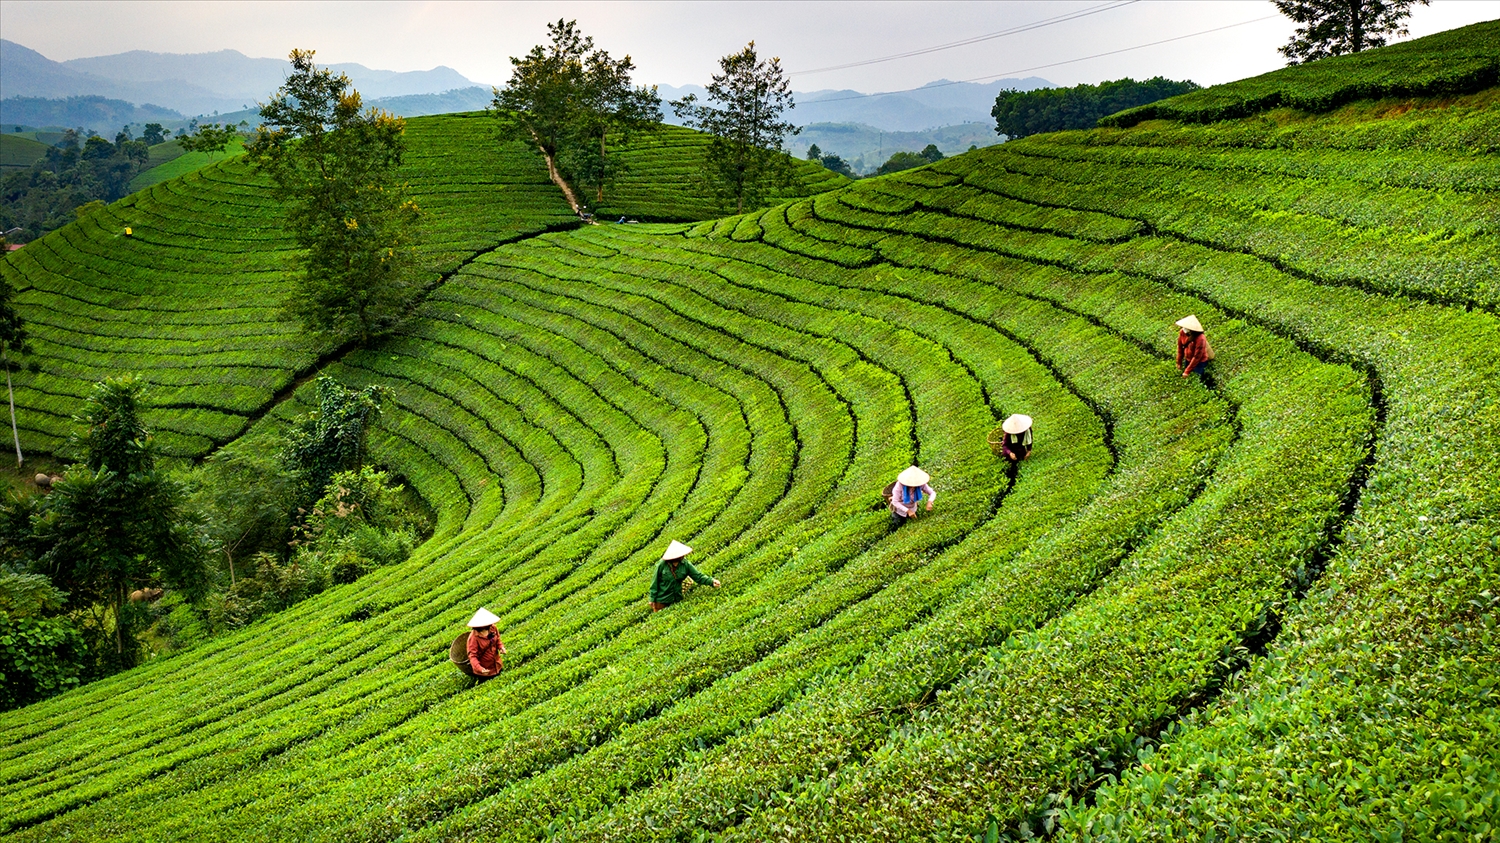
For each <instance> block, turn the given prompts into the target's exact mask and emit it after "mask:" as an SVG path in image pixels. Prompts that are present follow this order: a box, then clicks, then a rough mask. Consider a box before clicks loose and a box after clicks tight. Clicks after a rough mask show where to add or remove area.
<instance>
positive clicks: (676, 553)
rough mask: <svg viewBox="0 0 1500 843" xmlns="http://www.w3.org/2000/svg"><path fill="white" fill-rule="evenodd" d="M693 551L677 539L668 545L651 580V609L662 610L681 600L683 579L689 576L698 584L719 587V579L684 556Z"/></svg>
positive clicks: (654, 610)
mask: <svg viewBox="0 0 1500 843" xmlns="http://www.w3.org/2000/svg"><path fill="white" fill-rule="evenodd" d="M692 552H693V549H692V548H691V547H688V546H687V545H685V544H683V543H682V542H680V541H678V540H676V539H673V540H672V543H671V544H670V545H668V546H667V552H666V553H663V554H662V555H661V561H660V562H657V563H656V576H655V577H654V578H653V579H652V580H651V598H650V599H651V611H653V612H660V611H661V610H662V609H665V608H667V607H668V606H670V605H672V604H673V603H676V602H677V601H679V600H681V599H682V581H683V580H685V579H687V578H688V577H692V578H693V582H694V583H696V584H697V585H711V586H713V587H714V588H718V587H719V581H718V580H716V579H714V578H713V577H710V576H708V575H706V574H704V573H703V572H702V571H700V570H698V569H697V568H694V567H693V563H691V562H689V561H687V559H686V558H684V557H686V556H687V555H688V554H689V553H692Z"/></svg>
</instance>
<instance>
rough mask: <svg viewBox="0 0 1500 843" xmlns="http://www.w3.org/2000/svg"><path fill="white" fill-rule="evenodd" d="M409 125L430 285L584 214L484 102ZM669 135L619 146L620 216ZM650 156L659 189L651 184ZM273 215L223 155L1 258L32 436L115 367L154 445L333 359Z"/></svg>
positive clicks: (218, 433) (666, 187) (657, 202)
mask: <svg viewBox="0 0 1500 843" xmlns="http://www.w3.org/2000/svg"><path fill="white" fill-rule="evenodd" d="M674 131H675V132H677V133H679V134H680V133H683V132H684V131H685V130H677V129H674V127H667V130H666V132H664V135H665V137H666V138H667V139H671V138H676V135H675V134H673V132H674ZM687 134H694V133H691V132H687ZM407 137H408V145H409V152H408V154H407V156H406V167H405V170H406V177H407V179H408V184H409V185H410V187H411V190H412V194H413V196H414V198H415V199H416V201H417V203H418V205H419V207H421V208H422V209H423V210H424V211H426V213H427V215H428V218H427V222H426V223H425V225H424V228H423V238H424V239H423V242H422V243H421V244H420V246H419V248H420V252H421V260H422V262H423V264H424V269H425V271H426V272H427V273H428V274H429V277H430V278H431V282H432V283H433V284H437V283H440V282H441V280H442V279H443V278H445V277H447V276H448V275H449V274H451V273H452V272H453V271H454V270H455V269H457V268H458V267H460V266H462V265H463V264H464V263H465V262H467V261H469V260H472V259H473V257H474V256H475V255H476V254H478V253H480V252H483V251H486V250H488V249H492V248H494V247H495V246H497V245H499V244H500V243H504V242H507V241H510V240H514V239H517V238H520V237H526V236H531V235H534V234H538V233H540V232H543V231H547V230H551V229H560V228H571V227H573V226H574V225H576V223H577V219H576V217H574V216H573V213H572V211H571V210H570V209H569V208H568V205H567V203H566V202H564V201H563V199H562V197H561V194H560V193H559V192H558V190H557V188H556V187H555V186H554V185H553V184H552V183H551V181H549V180H548V178H547V170H546V166H545V164H543V163H542V162H541V160H540V158H538V157H537V156H536V155H535V153H533V152H531V151H530V150H527V149H525V148H524V147H522V146H521V145H519V144H499V143H497V141H496V140H495V129H494V126H493V121H492V120H490V119H489V118H488V117H487V116H486V115H485V114H483V113H482V112H480V113H472V114H456V115H443V116H438V117H419V118H414V119H412V120H411V121H409V122H408V127H407ZM665 143H666V141H665V140H662V139H658V138H654V137H652V136H644V137H643V138H642V139H641V142H640V143H638V144H637V145H636V146H634V147H632V148H631V149H630V150H629V152H628V153H627V155H626V160H627V164H629V165H632V166H631V170H632V172H633V173H634V175H633V176H632V177H631V179H632V180H630V181H628V182H627V184H626V185H625V190H626V195H624V196H622V198H621V200H620V202H619V203H617V204H616V205H615V206H612V207H614V208H617V209H618V210H619V211H620V213H628V214H631V215H633V216H639V215H642V214H647V215H649V214H658V213H665V212H664V211H662V209H663V208H665V207H667V206H671V205H674V204H679V203H681V199H682V196H683V194H684V193H685V185H684V184H683V181H682V180H684V179H686V178H687V177H688V173H689V171H690V168H691V166H693V162H694V161H696V160H697V159H696V158H692V157H691V155H692V153H694V152H696V151H697V150H698V149H699V148H701V146H702V141H701V140H700V141H698V142H697V143H696V144H691V143H680V142H679V143H676V144H675V145H667V146H666V147H665V148H667V149H669V150H680V151H681V152H682V154H683V155H684V156H687V157H685V159H684V160H685V162H686V163H680V162H675V161H674V159H673V158H672V157H671V155H670V154H668V155H663V154H662V152H661V149H662V148H663V145H664V144H665ZM193 154H194V155H199V156H202V155H205V153H193ZM657 170H660V171H661V172H662V178H661V179H660V183H661V184H662V185H663V186H662V187H661V188H660V189H656V190H652V189H650V188H649V187H646V186H643V185H642V184H641V182H642V181H644V180H645V179H646V177H647V176H648V175H649V174H650V173H652V172H655V171H657ZM800 172H801V174H802V175H803V181H804V183H803V184H800V185H799V186H797V187H796V188H795V190H793V191H792V192H794V193H796V194H797V195H806V194H807V193H809V192H814V191H817V190H826V189H829V188H831V187H835V186H837V185H838V184H841V183H844V182H846V181H847V180H846V179H843V178H842V177H840V176H836V175H834V174H832V173H829V172H828V171H827V170H824V169H823V168H821V167H816V166H813V165H811V164H808V163H807V162H802V166H801V168H800ZM698 204H700V205H701V204H704V203H701V202H699V203H698ZM281 214H282V209H281V207H280V205H279V204H278V203H276V202H275V201H274V200H273V199H272V198H271V189H270V182H269V180H267V179H265V178H264V177H262V176H259V175H258V174H256V173H255V172H254V171H253V170H252V168H251V167H250V166H249V165H248V164H247V163H246V162H245V161H244V160H243V159H242V158H231V159H230V160H228V161H225V162H223V163H220V164H217V165H212V166H209V167H205V168H202V169H198V170H195V171H193V172H190V173H189V174H187V175H186V176H183V177H182V178H177V179H172V180H170V181H166V182H162V183H160V184H154V185H152V186H151V187H149V188H147V189H146V190H143V191H141V192H138V193H135V194H133V195H131V196H129V197H127V198H125V199H123V200H121V201H119V202H116V203H114V204H113V205H110V206H109V207H108V208H107V209H106V210H105V211H103V212H100V213H96V214H91V215H89V217H88V218H87V219H84V220H82V221H81V222H80V223H79V224H77V225H71V226H68V227H67V228H66V229H64V230H61V231H59V232H57V233H56V234H54V235H53V236H50V237H45V238H42V239H41V240H39V241H38V242H37V243H35V244H32V246H29V247H28V248H26V249H23V250H20V251H19V252H17V253H16V254H15V255H14V256H12V257H11V258H10V259H9V260H6V261H4V262H3V263H0V274H3V276H4V277H5V278H6V280H7V281H9V282H10V284H11V286H12V287H13V288H15V289H16V290H17V291H18V295H17V297H16V301H17V306H18V307H19V308H22V312H23V313H24V314H25V316H24V318H25V319H26V320H27V323H28V325H29V326H30V328H29V330H30V332H31V333H32V334H33V336H34V337H35V342H34V345H35V354H34V355H33V357H32V359H34V360H36V361H38V362H40V363H41V364H42V369H43V371H42V373H41V374H39V375H31V376H26V377H24V378H23V381H22V388H21V389H20V391H19V392H18V393H17V408H16V409H17V417H18V423H19V426H20V428H21V435H22V445H23V447H24V448H25V450H26V451H28V452H30V451H37V450H40V451H44V452H54V451H56V450H57V449H58V448H59V447H60V446H61V445H62V443H63V442H64V441H65V440H66V438H67V432H68V430H69V419H70V418H71V416H72V414H73V413H75V412H77V411H78V407H79V406H80V402H81V400H82V398H83V396H86V395H87V394H88V390H89V388H90V387H91V385H92V384H93V383H95V382H97V381H99V380H101V379H103V378H104V377H108V376H109V375H111V374H113V373H117V372H119V371H120V367H121V366H122V365H123V366H127V367H131V368H138V369H139V371H140V372H141V374H142V375H143V376H144V377H145V378H146V380H147V382H148V383H150V384H151V385H152V386H153V387H154V388H153V389H152V390H151V396H152V398H153V399H154V404H155V408H156V410H157V412H154V413H151V414H150V415H149V416H148V423H149V424H150V425H151V427H152V429H153V430H155V431H156V433H157V438H158V440H159V442H160V444H161V446H162V450H163V453H165V454H167V455H169V456H179V457H200V456H202V455H204V454H206V453H208V452H209V451H211V450H212V449H213V448H215V447H217V446H219V445H223V444H224V443H226V442H228V441H230V440H232V439H234V438H235V437H237V436H239V435H240V434H241V433H242V432H243V431H244V430H245V429H246V425H247V424H248V422H249V421H250V420H252V419H254V418H257V417H259V415H261V414H262V413H264V412H265V411H266V409H268V408H269V407H270V406H271V405H272V404H273V403H274V402H275V399H276V398H277V396H278V395H280V394H281V393H283V392H284V391H286V390H287V389H288V388H289V387H290V386H291V384H292V383H293V381H294V380H295V379H296V378H298V377H299V376H305V375H310V374H311V373H312V372H314V371H315V370H316V369H317V368H318V367H319V366H320V365H321V364H322V363H323V362H325V361H327V360H328V359H331V358H332V357H333V356H336V353H337V352H338V351H339V350H338V349H333V348H316V347H311V346H309V345H308V343H307V342H306V340H305V339H304V338H303V337H302V336H301V334H300V332H299V330H298V328H297V326H296V325H295V324H294V323H292V322H290V321H287V319H286V317H285V316H284V315H283V314H281V313H280V308H281V301H282V300H283V299H284V298H285V296H286V293H287V288H286V285H287V283H288V281H287V276H288V272H289V270H290V268H291V257H292V251H291V250H292V249H293V245H292V241H291V238H290V237H289V236H288V235H287V233H286V232H285V231H283V230H282V228H281ZM668 216H672V214H670V213H669V214H668ZM676 216H677V217H678V218H682V215H681V214H678V215H676ZM688 218H693V219H697V218H701V215H700V216H692V214H691V213H689V214H688ZM122 361H132V362H128V363H124V362H122Z"/></svg>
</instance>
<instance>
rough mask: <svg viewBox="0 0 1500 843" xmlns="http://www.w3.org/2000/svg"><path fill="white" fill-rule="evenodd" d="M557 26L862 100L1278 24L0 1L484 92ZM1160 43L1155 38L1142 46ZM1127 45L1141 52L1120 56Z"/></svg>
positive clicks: (1086, 70) (66, 41)
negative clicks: (432, 78)
mask: <svg viewBox="0 0 1500 843" xmlns="http://www.w3.org/2000/svg"><path fill="white" fill-rule="evenodd" d="M1069 16H1072V17H1071V19H1067V20H1061V21H1057V22H1053V23H1050V24H1046V21H1047V20H1048V19H1053V18H1059V17H1069ZM559 18H568V19H576V20H577V21H578V23H579V26H580V28H582V30H583V31H584V32H585V33H586V34H588V35H591V36H593V38H594V40H595V42H596V43H597V44H598V45H599V46H601V47H603V48H604V49H606V50H608V51H609V52H610V53H611V54H612V55H614V56H617V57H618V56H621V55H626V54H628V55H630V56H631V57H632V58H633V59H634V61H635V64H636V67H637V71H636V75H635V81H637V82H638V83H644V84H668V85H684V84H690V83H697V84H703V83H706V82H707V81H708V79H709V77H710V76H711V75H712V74H713V73H714V72H715V71H716V70H717V69H718V59H719V57H721V56H724V55H727V54H729V53H732V52H735V51H737V50H739V49H740V48H741V47H743V46H744V45H745V43H746V42H747V41H750V40H752V39H753V40H754V41H755V42H756V47H757V49H758V51H759V52H760V54H761V55H762V56H779V57H780V58H781V61H782V67H783V68H784V69H785V70H787V71H788V72H789V74H790V78H791V81H792V87H793V88H794V89H796V90H799V91H814V90H820V89H824V88H834V89H843V88H849V89H853V90H857V91H866V92H869V91H895V90H903V89H907V88H913V87H918V86H920V85H923V84H925V83H927V82H931V81H934V80H937V79H955V80H959V79H961V80H975V81H989V79H990V78H1000V77H1010V76H1016V77H1024V76H1040V77H1042V78H1045V79H1047V80H1050V81H1051V82H1053V83H1055V84H1059V85H1075V84H1078V83H1081V82H1100V81H1103V80H1105V79H1117V78H1120V77H1122V76H1132V77H1135V78H1138V79H1140V78H1146V77H1151V76H1157V75H1161V76H1166V77H1168V78H1171V79H1191V80H1193V81H1195V82H1198V83H1200V84H1205V85H1210V84H1216V83H1219V82H1228V81H1231V80H1234V79H1241V78H1244V77H1246V76H1253V75H1256V74H1259V73H1265V72H1267V71H1270V70H1275V69H1276V68H1278V67H1281V66H1282V65H1283V64H1284V60H1283V59H1282V57H1281V56H1280V54H1278V53H1277V52H1276V48H1277V47H1279V46H1281V45H1282V44H1284V43H1286V41H1287V39H1288V37H1289V36H1290V35H1291V32H1292V29H1293V27H1294V25H1293V24H1292V23H1291V22H1290V21H1288V20H1287V19H1286V18H1284V17H1282V16H1281V15H1280V14H1278V13H1277V12H1276V9H1275V7H1274V6H1272V5H1271V3H1269V2H1266V1H1265V0H1135V2H1128V0H1113V2H1105V0H1078V1H1077V2H1073V1H1072V0H1048V2H1037V0H1009V1H1008V2H981V0H969V2H939V1H938V0H924V1H923V2H906V1H905V0H900V1H899V2H898V1H897V0H890V1H889V2H854V1H853V0H849V1H848V2H817V1H816V0H800V1H799V2H769V0H760V1H759V2H639V0H611V2H573V1H572V0H548V2H447V1H446V0H432V1H431V2H400V1H397V0H389V1H388V2H378V3H372V2H270V1H269V0H265V1H263V2H240V1H239V0H215V1H214V2H190V1H189V0H172V2H121V0H111V2H59V1H58V0H47V2H33V0H0V37H4V38H6V39H8V40H10V41H14V42H16V43H19V44H22V45H24V46H27V47H30V48H31V49H33V50H36V51H38V52H40V53H41V54H42V55H44V56H46V57H48V58H50V59H53V60H55V61H64V60H67V59H71V58H80V57H86V56H98V55H107V54H111V53H120V52H125V51H128V50H150V51H154V52H171V53H197V52H213V51H217V50H223V49H234V50H239V51H240V52H242V53H244V54H246V55H249V56H254V57H273V58H282V57H285V56H286V54H287V53H288V52H290V51H291V49H292V48H294V47H301V48H312V49H315V50H317V57H318V61H319V63H325V64H332V63H339V62H357V63H359V64H363V65H365V66H367V67H370V68H375V69H380V70H428V69H431V68H433V67H436V66H438V65H447V66H448V67H452V68H453V69H455V70H457V71H458V72H460V73H462V74H463V75H465V76H467V77H468V78H469V79H472V80H474V81H475V82H478V83H480V84H485V85H490V84H503V83H504V82H505V80H506V79H508V78H509V76H510V62H509V59H508V57H509V56H517V55H522V54H523V53H525V52H526V51H527V50H528V49H529V48H530V47H531V46H532V45H533V44H537V43H541V42H542V41H543V40H544V39H545V38H546V24H547V22H548V21H555V20H557V19H559ZM1496 18H1500V0H1432V4H1431V6H1429V7H1423V6H1416V7H1415V8H1414V10H1413V12H1412V17H1411V19H1410V29H1411V34H1412V36H1413V37H1417V36H1421V35H1430V34H1432V33H1434V32H1441V31H1443V30H1446V29H1452V28H1454V27H1458V26H1463V25H1465V24H1469V23H1475V22H1478V21H1483V20H1493V19H1496ZM1039 23H1042V24H1045V25H1042V26H1039V27H1037V28H1033V29H1030V30H1029V31H1022V32H1016V33H1013V34H1009V35H1003V36H1000V37H996V38H988V39H983V40H977V41H974V42H973V43H968V44H963V45H960V46H955V47H951V48H948V49H940V50H936V51H932V52H926V53H924V54H921V55H915V56H908V57H905V58H899V59H894V60H889V61H878V62H875V63H865V64H861V65H860V66H857V67H849V68H843V69H838V70H824V68H829V67H835V66H839V65H845V64H850V63H854V62H868V60H871V59H882V58H885V57H889V56H893V55H897V54H902V53H909V52H912V51H918V50H925V49H927V48H931V47H939V46H943V45H949V44H953V43H955V42H960V41H966V40H971V39H976V38H979V37H981V36H986V35H991V34H995V33H1001V32H1005V31H1007V30H1014V29H1017V28H1021V27H1026V26H1030V25H1035V24H1039ZM1207 30H1218V31H1211V32H1205V31H1207ZM1197 33H1205V34H1197ZM1182 36H1187V37H1182ZM1168 39H1176V40H1168ZM1160 41H1168V43H1160V44H1154V45H1153V42H1160ZM1143 45H1151V46H1143ZM1134 47H1140V49H1129V48H1134ZM1116 51H1120V52H1116ZM1111 52H1113V53H1114V54H1113V55H1102V56H1101V55H1099V54H1101V53H1111ZM1080 59H1081V60H1080Z"/></svg>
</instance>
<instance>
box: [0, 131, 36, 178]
mask: <svg viewBox="0 0 1500 843" xmlns="http://www.w3.org/2000/svg"><path fill="white" fill-rule="evenodd" d="M46 154H47V145H46V144H44V143H38V142H37V141H34V140H32V139H31V138H25V137H21V136H20V135H3V134H0V170H4V169H16V170H19V169H23V168H25V167H30V166H31V165H32V164H33V163H35V162H36V161H38V160H40V159H41V158H42V156H44V155H46Z"/></svg>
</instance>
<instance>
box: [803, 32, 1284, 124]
mask: <svg viewBox="0 0 1500 843" xmlns="http://www.w3.org/2000/svg"><path fill="white" fill-rule="evenodd" d="M1279 17H1281V16H1280V15H1266V16H1265V17H1262V18H1255V19H1254V20H1242V21H1240V22H1239V23H1231V24H1228V25H1226V26H1216V27H1214V28H1213V29H1204V30H1201V31H1199V32H1189V33H1188V34H1187V35H1178V36H1177V37H1175V38H1163V39H1162V40H1160V41H1152V42H1151V43H1149V44H1137V45H1135V46H1134V47H1122V48H1121V49H1118V50H1110V51H1109V52H1105V53H1095V54H1093V55H1092V56H1083V57H1081V58H1076V59H1067V60H1065V61H1055V62H1051V63H1050V64H1038V65H1035V66H1033V67H1023V68H1021V69H1020V70H1007V71H1005V72H1003V73H991V74H990V75H988V76H975V77H974V78H972V79H959V80H957V81H954V82H935V83H932V84H930V85H923V86H922V87H920V88H907V89H905V90H901V91H881V92H879V93H875V94H856V95H854V96H851V97H831V98H829V99H826V100H806V101H804V102H803V103H802V104H803V105H819V104H821V103H825V102H846V101H848V100H862V99H869V98H870V97H883V96H888V95H890V94H909V93H911V92H913V91H928V90H931V89H933V88H946V87H948V86H949V85H962V84H964V83H965V82H983V81H984V80H986V79H999V78H1000V77H1002V76H1014V75H1015V74H1017V73H1028V72H1030V71H1033V70H1042V69H1045V68H1048V67H1058V66H1060V65H1064V64H1075V63H1077V62H1081V61H1088V60H1089V59H1097V58H1102V57H1104V56H1113V55H1118V54H1120V53H1128V52H1130V51H1132V50H1144V49H1145V48H1147V47H1155V46H1157V45H1158V44H1170V43H1171V42H1173V41H1181V40H1183V39H1184V38H1196V37H1198V36H1199V35H1207V34H1209V33H1211V32H1222V31H1223V30H1226V29H1234V28H1235V27H1237V26H1245V25H1247V24H1252V23H1260V22H1261V21H1263V20H1271V19H1273V18H1279Z"/></svg>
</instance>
